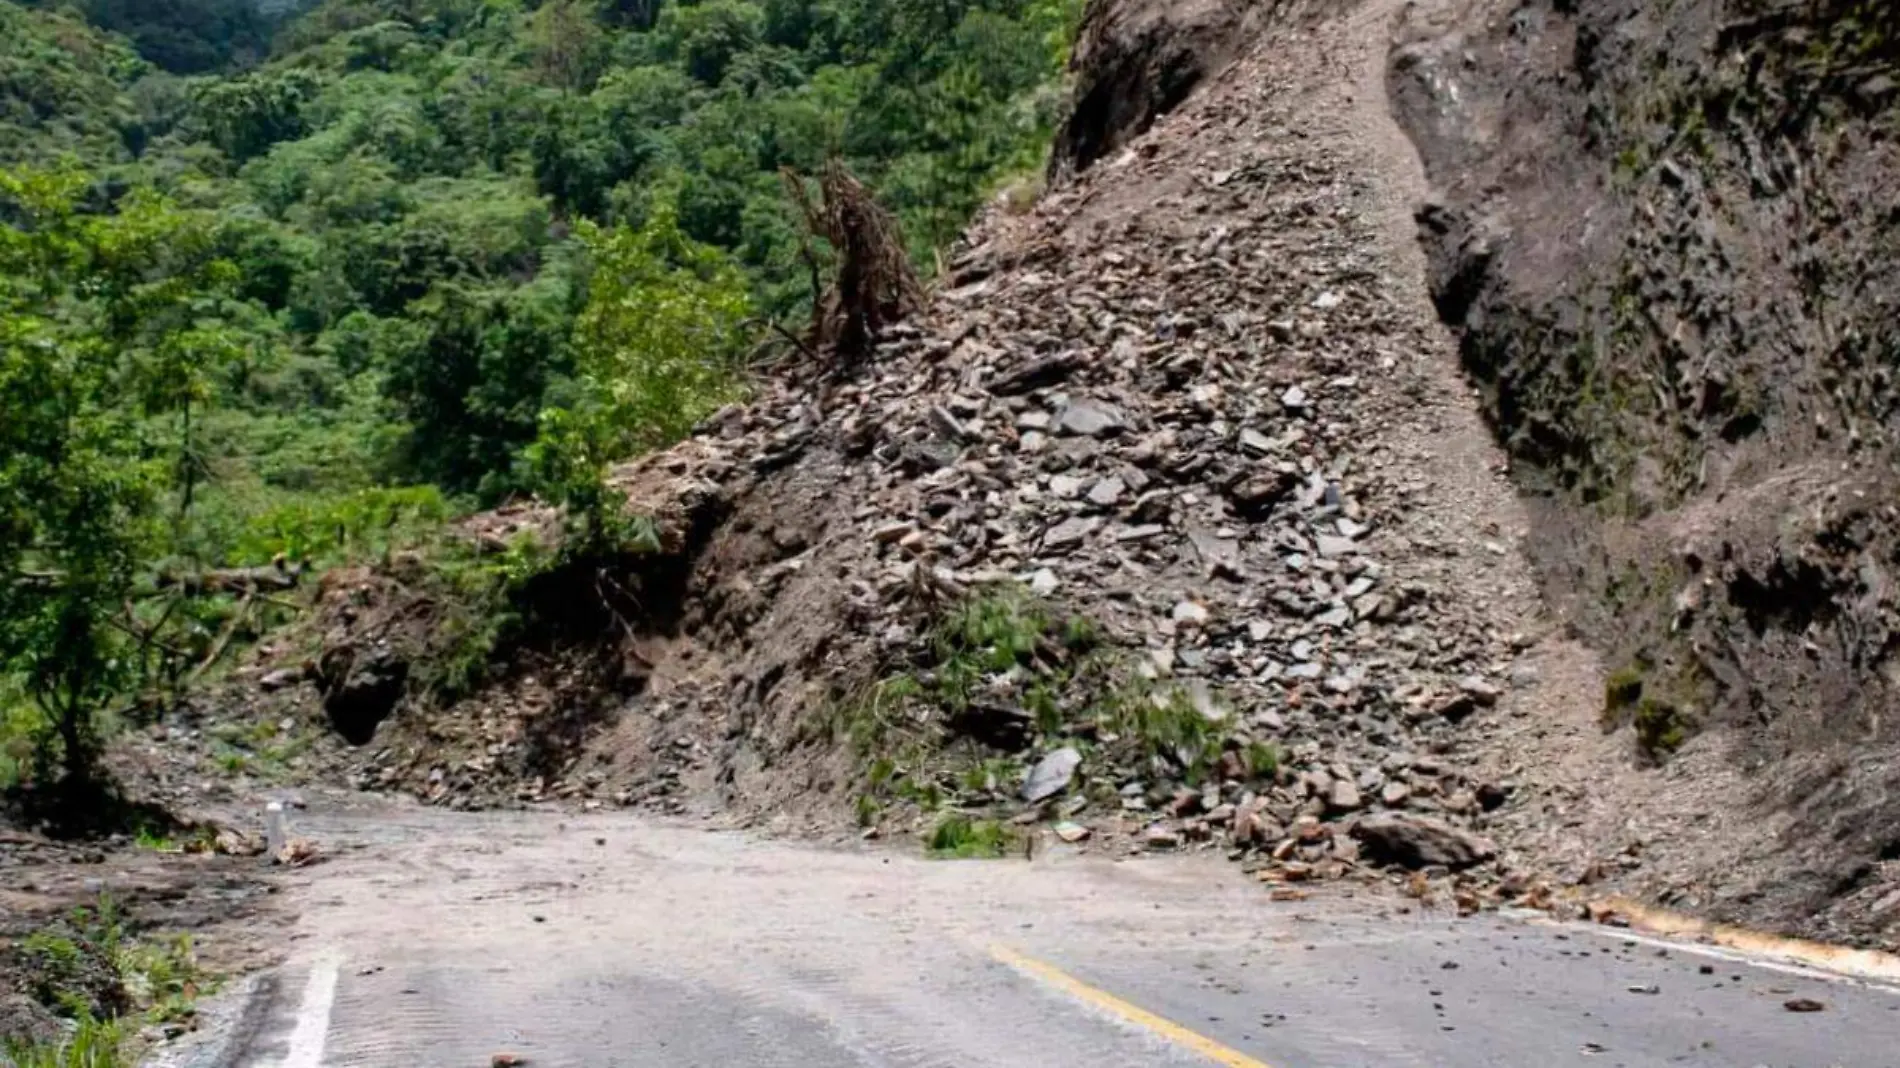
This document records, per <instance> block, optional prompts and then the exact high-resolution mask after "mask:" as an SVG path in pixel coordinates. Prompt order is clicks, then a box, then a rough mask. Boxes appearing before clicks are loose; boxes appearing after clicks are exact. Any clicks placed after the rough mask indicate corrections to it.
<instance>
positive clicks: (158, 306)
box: [0, 172, 235, 785]
mask: <svg viewBox="0 0 1900 1068" xmlns="http://www.w3.org/2000/svg"><path fill="white" fill-rule="evenodd" d="M88 188H89V184H88V182H87V180H86V178H85V177H84V176H82V175H78V174H73V173H46V172H0V205H4V208H3V211H4V215H5V217H6V218H8V219H10V220H12V225H8V226H4V227H0V262H4V263H6V264H7V265H8V270H7V272H6V274H5V275H4V276H0V670H4V671H5V672H6V673H8V674H11V675H14V676H16V677H18V678H19V679H21V680H23V684H24V687H25V689H26V691H27V692H28V693H29V694H30V696H31V698H32V700H33V701H34V703H35V704H37V705H38V706H39V708H40V709H41V710H42V711H43V713H44V714H45V717H46V721H47V728H48V738H49V740H50V741H51V742H52V743H54V744H53V745H51V746H48V747H47V748H46V749H45V750H44V752H46V753H49V754H50V753H51V752H52V751H53V750H54V749H55V748H56V749H57V752H58V754H59V757H60V759H61V760H62V761H63V764H64V770H65V773H66V779H67V782H68V783H69V784H73V785H83V784H86V783H88V782H90V781H91V779H92V771H93V762H94V757H95V755H96V752H97V737H96V734H95V731H94V715H95V713H96V712H97V711H98V709H99V708H100V707H101V706H102V705H103V704H104V703H105V702H106V701H107V700H108V699H109V697H110V696H111V695H113V694H114V693H116V692H119V690H120V689H121V688H122V687H123V686H125V685H126V683H127V682H128V679H127V677H126V676H127V672H128V665H129V663H130V659H129V658H128V657H126V656H124V655H121V649H120V645H121V644H122V635H121V634H120V633H119V631H117V630H115V629H114V623H115V621H116V620H117V619H118V618H119V617H120V615H121V612H122V610H123V606H124V605H125V603H126V600H127V598H128V596H129V595H130V593H131V591H132V588H133V584H134V581H135V579H136V578H137V577H138V574H139V571H140V569H141V567H142V566H143V565H144V564H145V563H146V562H147V561H148V560H149V559H150V557H151V555H152V553H153V551H154V550H155V548H156V547H157V546H158V545H159V544H160V540H161V537H162V534H163V522H162V519H161V505H162V504H163V503H164V502H165V501H166V500H167V499H179V498H173V495H172V494H171V493H170V491H172V490H174V489H175V488H178V487H181V486H182V487H183V493H184V496H183V498H182V500H184V501H188V499H189V493H190V486H191V484H192V478H191V476H190V475H189V474H188V473H187V471H186V468H187V467H188V465H187V464H186V463H184V462H183V461H184V460H185V458H186V457H187V456H188V454H189V450H190V441H191V431H190V414H191V412H192V410H193V405H194V404H195V403H198V402H199V401H201V400H202V398H203V396H204V393H205V389H206V374H205V372H206V370H207V368H208V366H209V365H210V364H211V363H213V362H214V361H215V360H216V359H217V358H218V355H219V354H220V353H222V352H224V351H226V350H227V348H228V342H227V339H225V338H223V337H222V336H221V333H220V331H219V329H218V326H217V324H216V321H215V315H216V312H217V310H218V309H217V306H216V305H217V301H218V299H219V294H220V293H222V292H224V291H227V290H228V289H229V288H230V286H231V284H232V283H233V282H234V280H235V279H234V277H233V276H234V273H235V272H234V271H233V269H232V268H231V267H230V265H229V264H228V263H226V262H224V261H221V260H218V259H216V258H215V257H214V256H213V255H212V254H211V250H212V248H213V236H212V234H211V231H210V228H209V227H208V226H206V225H205V224H204V221H203V220H202V219H200V218H198V217H195V216H191V215H188V214H185V213H183V212H180V211H179V210H177V209H176V208H174V207H173V206H171V205H170V204H168V203H166V202H164V201H163V200H161V199H159V198H157V197H156V196H153V195H150V194H134V195H132V196H130V197H128V198H127V199H126V200H125V202H123V203H122V204H121V205H120V206H119V210H118V211H117V212H115V213H112V214H89V213H86V212H83V211H82V210H80V205H81V202H82V200H83V198H84V197H85V195H86V193H87V191H88ZM180 416H182V418H183V420H184V426H183V430H182V433H180V432H178V431H177V430H175V429H171V430H166V429H158V428H163V427H168V426H169V427H176V425H177V424H176V422H175V420H176V419H177V418H178V417H180ZM167 445H169V448H167V447H166V446H167Z"/></svg>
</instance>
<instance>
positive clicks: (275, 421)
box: [0, 0, 1078, 775]
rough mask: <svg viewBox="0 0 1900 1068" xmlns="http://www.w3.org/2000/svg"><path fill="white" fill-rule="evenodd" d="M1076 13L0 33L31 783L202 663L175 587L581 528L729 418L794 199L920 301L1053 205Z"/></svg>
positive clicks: (403, 15)
mask: <svg viewBox="0 0 1900 1068" xmlns="http://www.w3.org/2000/svg"><path fill="white" fill-rule="evenodd" d="M267 6H268V5H267ZM1077 6H1078V5H1077V4H1076V3H1075V2H1074V0H762V2H757V3H754V2H749V0H702V2H695V3H688V2H676V0H604V2H599V3H595V2H591V0H547V2H545V3H541V4H539V5H538V6H537V5H534V4H532V3H527V2H522V0H327V2H324V3H320V4H318V5H316V6H314V7H312V8H310V9H308V10H305V11H302V12H286V11H271V12H269V13H259V12H258V11H256V10H254V9H252V8H250V7H249V6H247V5H243V4H234V3H226V2H220V0H173V2H169V3H165V4H156V5H154V4H143V3H142V4H136V5H134V4H129V3H116V2H113V0H92V2H90V3H87V4H82V5H78V6H55V5H51V4H20V3H16V2H13V0H0V41H3V42H4V43H0V218H4V220H5V222H6V223H7V225H6V226H4V227H0V259H4V261H5V271H4V274H3V276H0V658H4V663H5V665H6V668H7V670H6V672H5V673H4V678H5V679H7V680H10V681H7V682H4V683H0V704H3V705H4V707H6V708H7V709H9V711H8V713H7V716H8V722H9V723H10V724H11V726H10V727H8V728H7V729H6V730H5V731H0V738H4V737H10V738H12V739H13V740H12V742H11V743H9V749H8V753H9V754H10V755H11V757H12V758H13V760H14V761H19V760H23V759H24V758H25V755H26V753H27V751H28V747H27V746H26V745H25V741H24V739H25V738H27V737H28V736H45V735H46V730H45V725H46V724H48V723H53V724H58V725H61V726H63V727H65V728H66V729H65V730H64V731H63V732H55V733H63V734H64V738H63V744H62V745H55V746H53V747H52V748H53V749H54V750H62V749H63V750H64V751H66V752H67V754H68V756H69V757H71V756H73V754H75V753H77V752H78V751H79V750H82V749H89V748H90V747H91V746H92V744H93V742H92V739H91V738H90V737H89V736H87V731H86V727H87V725H88V723H89V718H88V717H89V712H88V711H86V710H90V709H95V708H102V707H106V706H108V705H115V704H119V703H121V702H120V701H119V700H118V699H117V698H121V697H123V696H124V695H126V694H128V693H136V692H138V691H139V690H140V689H141V688H142V687H145V686H146V685H148V684H149V682H150V679H149V678H147V677H146V676H147V675H149V672H150V669H149V667H141V665H145V664H147V663H148V662H149V661H150V660H151V658H152V657H153V656H154V655H157V656H158V658H159V659H161V660H165V659H169V660H171V661H172V662H173V675H174V680H173V681H176V678H175V676H176V675H177V673H178V671H177V669H178V667H179V665H193V664H197V663H200V662H202V660H203V658H204V657H205V656H206V654H207V653H208V652H211V653H213V655H215V650H216V649H218V648H220V647H221V646H220V644H219V643H220V641H221V640H222V639H224V638H227V637H228V635H227V634H225V633H224V632H225V631H226V630H227V629H229V626H230V620H229V619H228V618H227V617H228V616H229V614H230V613H229V606H228V604H227V605H226V606H225V607H224V609H220V608H218V606H217V602H216V599H215V598H214V599H209V600H206V601H202V602H200V601H197V600H194V601H193V602H192V603H191V605H190V606H189V607H187V608H185V609H183V610H180V611H177V612H174V611H173V608H174V607H175V605H176V602H175V601H170V602H163V603H166V604H167V605H170V606H172V607H166V608H163V609H159V608H157V607H156V604H158V603H160V602H157V601H152V602H148V601H147V600H145V599H142V598H140V597H135V596H133V594H137V593H140V592H141V591H149V590H150V589H151V588H152V587H153V584H154V583H155V582H158V581H159V580H160V579H162V578H163V577H165V576H167V575H170V576H174V577H175V576H176V575H178V574H194V573H198V572H202V571H203V570H205V569H208V568H215V567H238V566H252V565H260V564H266V563H268V562H269V561H271V560H272V559H273V558H274V557H278V558H287V559H288V560H291V561H296V560H302V559H315V560H317V561H318V562H320V563H321V562H330V561H334V560H337V559H341V558H345V557H348V556H349V555H351V554H361V553H366V552H372V551H381V550H383V549H386V548H387V547H388V545H389V543H390V542H391V540H392V539H393V538H396V537H401V536H405V532H410V531H414V530H417V529H426V528H427V527H428V526H429V525H430V524H431V523H436V522H440V521H441V520H442V519H444V518H446V517H449V516H452V515H453V514H455V513H456V512H457V511H460V510H465V509H469V508H473V507H476V506H480V505H488V504H493V503H495V502H497V501H500V500H503V499H505V498H507V497H510V496H513V495H519V494H524V493H540V494H542V495H544V496H548V497H552V498H555V499H576V498H575V494H576V493H577V492H582V491H584V489H585V487H586V486H587V485H588V484H589V482H590V481H591V480H593V479H595V478H596V477H597V475H598V472H599V471H600V470H601V469H602V468H603V466H604V465H605V464H606V463H609V462H612V461H613V460H616V459H619V458H622V457H625V456H627V455H631V454H633V453H636V452H638V451H641V450H643V449H646V448H650V447H653V446H655V445H658V444H661V443H664V442H666V441H668V440H670V439H673V438H676V437H678V436H679V435H681V434H683V433H684V432H685V431H686V430H687V429H688V428H690V426H691V425H692V424H693V423H694V422H695V421H696V420H697V419H699V418H701V417H703V416H704V415H705V414H707V413H709V412H710V411H712V410H713V409H715V408H716V407H717V406H719V405H720V404H722V403H725V402H726V401H728V400H730V399H732V398H734V397H736V396H739V395H742V393H743V391H744V390H745V378H746V376H745V371H744V367H743V364H744V362H745V360H746V359H747V356H748V354H749V353H751V352H752V351H753V350H754V346H755V345H756V343H757V342H758V341H759V340H760V339H761V338H762V337H765V336H767V335H768V333H769V331H768V330H767V328H766V324H767V323H769V321H771V320H774V319H776V320H781V321H784V322H787V323H792V324H796V323H798V322H801V321H803V320H804V319H806V318H807V317H808V315H809V307H810V301H811V299H812V293H811V285H812V278H813V271H812V268H811V264H810V263H808V261H807V259H806V253H805V250H806V249H807V248H808V247H810V246H811V243H812V239H811V238H810V237H809V236H808V235H807V233H806V228H805V225H804V222H803V220H802V218H801V217H800V216H799V214H798V212H797V208H796V207H795V205H794V204H793V203H792V200H791V198H789V197H788V196H787V193H786V186H785V180H786V179H785V176H784V174H783V173H782V171H783V170H784V169H786V168H790V169H792V170H794V171H797V172H800V173H807V174H809V173H811V172H813V171H815V170H817V169H818V168H819V167H820V166H821V165H822V164H823V163H824V162H825V161H826V160H827V159H830V158H838V159H841V160H842V161H843V162H844V163H845V164H846V165H847V166H848V167H849V168H851V170H852V171H854V172H855V173H856V174H857V175H858V176H860V177H861V178H862V179H863V180H864V181H865V182H866V184H867V185H868V186H870V187H871V188H872V190H873V191H874V193H875V194H876V195H877V196H878V198H879V199H880V200H881V201H882V202H883V203H884V204H886V205H887V206H888V207H889V208H890V209H891V210H892V211H894V212H895V214H896V215H897V217H898V218H899V219H900V220H901V223H902V225H903V229H904V232H905V234H906V237H907V240H908V243H909V245H910V252H911V254H912V257H913V259H914V260H915V262H916V263H917V264H918V265H919V267H920V269H922V270H925V271H928V270H929V268H930V265H931V264H932V262H933V259H934V257H933V253H934V250H936V249H938V248H940V247H942V246H943V245H945V244H946V243H947V242H949V241H950V240H952V239H953V238H954V236H955V235H956V233H957V231H958V229H959V227H960V226H961V225H962V223H963V222H964V221H965V220H966V219H967V218H968V217H969V215H970V214H971V212H972V211H973V209H974V208H975V207H976V206H977V205H978V204H979V203H981V202H982V201H983V199H984V198H985V197H987V196H989V195H991V194H993V193H994V192H995V191H996V190H998V189H999V188H1000V187H1001V186H1003V185H1004V184H1006V183H1008V182H1011V181H1024V182H1028V181H1033V180H1034V176H1035V175H1036V174H1037V173H1038V171H1039V168H1040V164H1041V157H1042V153H1043V151H1044V146H1045V145H1046V144H1047V141H1048V134H1049V127H1050V124H1051V123H1052V121H1053V119H1054V117H1055V113H1056V110H1057V104H1058V102H1059V98H1060V95H1061V91H1060V86H1059V81H1058V79H1059V72H1060V70H1061V67H1062V64H1063V62H1064V58H1065V50H1066V47H1067V40H1068V38H1069V34H1070V28H1071V22H1072V20H1073V19H1074V17H1075V15H1076V10H1075V8H1076V7H1077ZM813 255H814V256H815V257H816V259H818V260H823V259H824V258H826V257H827V256H828V255H829V253H828V250H826V249H825V248H824V247H823V245H822V242H820V243H818V244H817V247H816V248H815V249H813ZM280 554H281V556H280ZM148 604H149V605H151V607H148ZM160 612H163V613H164V615H163V616H162V617H159V616H158V615H157V614H158V613H160ZM256 626H257V623H256V620H255V619H254V618H253V619H250V620H247V621H246V622H245V623H244V628H245V629H246V630H247V631H248V630H250V629H254V628H255V627H256ZM181 628H182V629H181ZM134 654H135V655H134ZM28 698H32V700H29V699H28ZM0 773H6V774H8V775H17V774H18V773H19V771H18V768H14V769H13V770H12V771H10V772H9V771H8V768H7V767H3V766H0Z"/></svg>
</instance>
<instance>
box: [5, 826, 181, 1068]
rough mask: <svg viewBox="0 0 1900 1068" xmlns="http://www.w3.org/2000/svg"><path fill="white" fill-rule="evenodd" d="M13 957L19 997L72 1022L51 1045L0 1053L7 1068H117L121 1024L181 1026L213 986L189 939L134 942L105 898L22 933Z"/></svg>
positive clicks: (173, 937)
mask: <svg viewBox="0 0 1900 1068" xmlns="http://www.w3.org/2000/svg"><path fill="white" fill-rule="evenodd" d="M141 841H142V843H143V835H142V836H141ZM19 959H20V962H21V964H22V972H23V973H24V974H23V979H24V982H23V983H22V988H23V989H24V990H25V992H26V993H27V995H28V996H30V997H32V998H33V999H34V1000H35V1001H38V1002H39V1003H40V1004H42V1005H45V1006H46V1007H48V1008H49V1009H51V1010H53V1011H54V1012H55V1013H58V1014H59V1015H61V1016H64V1017H67V1018H68V1019H70V1020H73V1021H74V1022H75V1027H76V1029H75V1031H74V1032H73V1033H72V1034H71V1035H70V1036H68V1037H67V1038H66V1039H65V1040H64V1041H63V1042H60V1043H58V1044H52V1045H48V1044H44V1043H42V1044H38V1045H26V1044H17V1043H16V1044H14V1045H10V1046H8V1047H6V1057H7V1062H8V1063H9V1064H10V1065H11V1066H12V1068H24V1066H29V1065H31V1066H38V1065H56V1066H70V1065H119V1064H121V1063H123V1059H122V1052H121V1051H122V1047H123V1043H122V1041H121V1038H122V1030H121V1024H122V1023H123V1022H125V1021H133V1022H134V1023H135V1026H144V1025H148V1024H175V1023H184V1022H186V1021H189V1020H190V1019H191V1018H192V1017H193V1016H194V1015H196V1012H197V1007H196V1006H197V1001H198V998H199V997H200V996H201V995H202V994H205V993H207V992H209V991H210V990H211V989H212V987H213V986H214V985H215V981H214V979H213V978H212V977H211V976H209V975H207V974H206V973H205V971H204V970H203V969H202V968H200V967H199V965H198V960H197V956H196V954H195V953H194V952H193V951H192V944H191V937H190V936H189V935H185V934H177V935H171V936H167V937H155V938H138V937H135V936H134V935H133V933H132V931H131V929H130V928H129V927H128V925H127V923H126V921H125V918H124V916H123V914H122V913H121V912H120V911H119V909H118V907H117V905H116V904H115V903H114V902H113V901H112V899H111V898H110V897H107V896H101V897H100V899H99V903H98V904H97V905H96V906H92V907H81V908H77V909H74V910H73V911H72V913H70V914H69V915H68V916H67V917H65V918H64V919H62V920H60V921H59V922H57V923H55V924H53V925H51V926H49V927H47V928H44V929H42V930H39V931H35V932H33V933H32V934H30V935H28V936H27V937H26V938H25V939H24V940H22V942H21V944H20V954H19Z"/></svg>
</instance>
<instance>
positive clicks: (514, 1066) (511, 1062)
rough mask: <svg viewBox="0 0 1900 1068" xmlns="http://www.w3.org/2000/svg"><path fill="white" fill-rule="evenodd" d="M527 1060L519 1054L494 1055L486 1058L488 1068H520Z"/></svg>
mask: <svg viewBox="0 0 1900 1068" xmlns="http://www.w3.org/2000/svg"><path fill="white" fill-rule="evenodd" d="M527 1063H528V1058H526V1057H523V1056H522V1055H521V1054H519V1053H494V1054H490V1055H489V1057H488V1068H521V1066H522V1065H525V1064H527Z"/></svg>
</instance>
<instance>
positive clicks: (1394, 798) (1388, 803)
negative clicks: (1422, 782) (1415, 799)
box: [1379, 780, 1412, 808]
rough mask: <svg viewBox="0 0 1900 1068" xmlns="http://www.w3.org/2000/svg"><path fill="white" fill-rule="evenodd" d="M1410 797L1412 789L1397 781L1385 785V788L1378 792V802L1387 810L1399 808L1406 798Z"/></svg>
mask: <svg viewBox="0 0 1900 1068" xmlns="http://www.w3.org/2000/svg"><path fill="white" fill-rule="evenodd" d="M1411 796H1412V788H1411V787H1410V786H1407V785H1406V784H1405V783H1402V782H1399V781H1397V780H1393V781H1392V782H1388V783H1386V784H1385V788H1384V789H1383V790H1380V791H1379V800H1380V802H1381V803H1383V804H1384V805H1385V807H1387V808H1400V807H1402V806H1403V805H1404V804H1405V800H1406V798H1409V797H1411Z"/></svg>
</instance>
